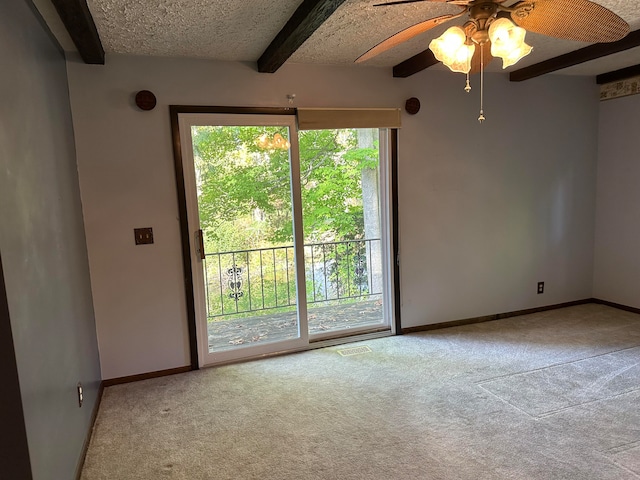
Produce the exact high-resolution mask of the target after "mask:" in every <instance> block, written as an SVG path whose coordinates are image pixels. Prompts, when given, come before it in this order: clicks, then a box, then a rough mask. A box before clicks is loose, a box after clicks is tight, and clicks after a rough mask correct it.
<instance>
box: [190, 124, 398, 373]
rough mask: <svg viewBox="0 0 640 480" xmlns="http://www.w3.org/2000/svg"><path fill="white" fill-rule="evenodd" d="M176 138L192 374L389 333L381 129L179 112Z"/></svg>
mask: <svg viewBox="0 0 640 480" xmlns="http://www.w3.org/2000/svg"><path fill="white" fill-rule="evenodd" d="M179 132H180V140H181V149H182V158H183V161H182V165H183V170H184V183H185V191H186V199H187V216H188V224H189V237H190V242H191V245H190V247H191V255H190V257H191V267H192V272H193V285H194V287H193V290H194V304H195V314H196V325H197V337H198V356H199V363H200V365H208V364H216V363H223V362H227V361H233V360H237V359H241V358H249V357H255V356H260V355H265V354H269V353H274V352H280V351H290V350H297V349H303V348H305V347H307V346H309V345H310V343H312V342H316V341H324V340H328V339H333V338H336V337H344V336H351V335H355V334H360V333H372V332H380V331H386V330H389V328H390V318H391V311H392V310H391V306H390V303H391V302H390V298H391V296H390V292H391V288H390V281H389V279H390V253H389V252H390V245H389V241H388V238H389V234H388V228H387V225H388V224H389V218H388V215H387V214H386V212H388V211H389V208H388V202H387V200H386V199H387V198H388V193H387V192H388V189H387V187H386V185H387V183H388V175H387V173H386V165H387V163H388V162H386V161H385V159H386V158H388V157H387V154H386V153H387V150H388V147H387V144H386V138H387V134H386V131H382V132H381V131H379V130H378V129H343V130H308V131H301V132H298V131H297V130H296V123H295V117H294V116H293V115H247V114H242V115H231V114H180V115H179ZM381 152H382V153H381Z"/></svg>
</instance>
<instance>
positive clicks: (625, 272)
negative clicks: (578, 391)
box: [593, 95, 640, 308]
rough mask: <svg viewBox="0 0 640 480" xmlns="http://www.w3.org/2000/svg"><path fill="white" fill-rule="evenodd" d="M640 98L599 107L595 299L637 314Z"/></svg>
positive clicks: (639, 289)
mask: <svg viewBox="0 0 640 480" xmlns="http://www.w3.org/2000/svg"><path fill="white" fill-rule="evenodd" d="M639 112H640V95H635V96H630V97H622V98H618V99H615V100H608V101H606V102H602V103H601V104H600V127H599V136H598V146H599V153H598V185H597V197H596V198H597V204H596V244H595V268H594V282H593V283H594V286H593V290H594V297H596V298H599V299H602V300H608V301H610V302H616V303H620V304H622V305H627V306H631V307H636V308H640V255H639V254H638V248H639V246H640V215H639V213H638V212H640V209H639V206H640V187H639V186H638V179H640V161H639V160H638V153H637V151H638V137H637V135H638V132H640V113H639Z"/></svg>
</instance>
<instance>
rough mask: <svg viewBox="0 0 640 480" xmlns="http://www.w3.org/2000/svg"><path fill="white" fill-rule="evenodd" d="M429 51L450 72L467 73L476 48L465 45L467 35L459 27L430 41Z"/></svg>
mask: <svg viewBox="0 0 640 480" xmlns="http://www.w3.org/2000/svg"><path fill="white" fill-rule="evenodd" d="M429 49H431V51H432V52H433V55H434V56H435V57H436V58H437V59H438V60H440V61H441V62H442V63H444V64H445V65H446V66H447V67H449V69H450V70H451V71H452V72H460V73H469V70H471V59H472V58H473V54H474V52H475V51H476V46H475V44H473V43H470V44H467V34H466V33H465V32H464V30H463V29H462V28H461V27H451V28H449V29H447V31H446V32H444V33H443V34H442V35H441V36H439V37H438V38H435V39H433V40H431V43H430V44H429Z"/></svg>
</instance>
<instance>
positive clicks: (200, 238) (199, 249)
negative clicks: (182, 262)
mask: <svg viewBox="0 0 640 480" xmlns="http://www.w3.org/2000/svg"><path fill="white" fill-rule="evenodd" d="M196 238H197V241H198V246H197V248H196V250H197V253H198V256H199V257H200V260H204V258H205V255H204V233H203V232H202V230H198V231H197V232H196Z"/></svg>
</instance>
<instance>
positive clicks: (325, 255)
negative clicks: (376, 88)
mask: <svg viewBox="0 0 640 480" xmlns="http://www.w3.org/2000/svg"><path fill="white" fill-rule="evenodd" d="M299 138H300V170H301V180H300V182H301V190H302V210H303V223H304V258H305V276H306V290H307V306H308V324H309V334H310V335H311V336H312V337H313V338H314V339H324V338H329V337H336V336H344V335H352V334H356V333H362V332H366V331H376V330H381V329H388V328H389V322H388V320H387V318H388V315H386V314H385V305H384V304H385V298H387V296H386V294H385V291H386V288H385V285H386V283H385V278H386V272H385V268H383V267H384V257H385V255H384V253H383V252H384V245H383V238H384V236H385V231H386V230H385V231H383V222H382V220H381V188H380V186H381V182H380V153H379V152H380V142H379V138H380V137H379V130H378V129H343V130H307V131H301V132H299Z"/></svg>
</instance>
